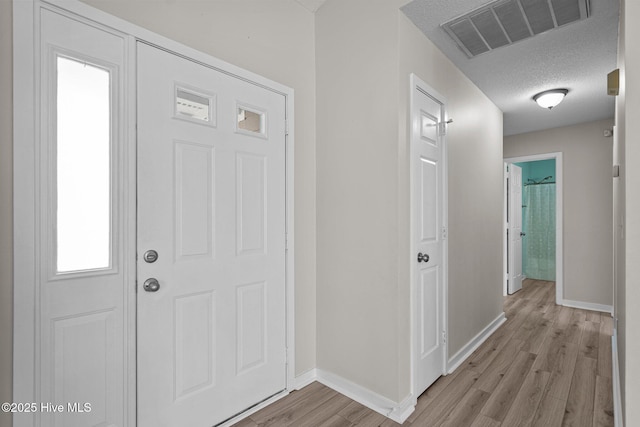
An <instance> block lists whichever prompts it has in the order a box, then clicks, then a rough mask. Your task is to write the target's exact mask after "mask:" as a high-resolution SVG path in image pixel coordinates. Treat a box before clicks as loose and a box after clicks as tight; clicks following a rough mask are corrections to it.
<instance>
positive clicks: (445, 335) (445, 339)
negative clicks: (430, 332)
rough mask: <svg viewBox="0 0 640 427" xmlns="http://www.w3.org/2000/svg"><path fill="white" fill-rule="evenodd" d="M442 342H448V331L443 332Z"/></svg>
mask: <svg viewBox="0 0 640 427" xmlns="http://www.w3.org/2000/svg"><path fill="white" fill-rule="evenodd" d="M442 342H443V343H446V342H447V331H442Z"/></svg>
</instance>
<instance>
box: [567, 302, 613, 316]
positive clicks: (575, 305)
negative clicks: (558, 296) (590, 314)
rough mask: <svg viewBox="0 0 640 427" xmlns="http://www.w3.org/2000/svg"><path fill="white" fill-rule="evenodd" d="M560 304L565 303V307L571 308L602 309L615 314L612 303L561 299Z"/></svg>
mask: <svg viewBox="0 0 640 427" xmlns="http://www.w3.org/2000/svg"><path fill="white" fill-rule="evenodd" d="M559 305H564V306H565V307H571V308H580V309H582V310H590V311H601V312H604V313H609V314H611V315H613V306H612V305H605V304H596V303H594V302H584V301H573V300H569V299H563V300H561V301H560V303H559Z"/></svg>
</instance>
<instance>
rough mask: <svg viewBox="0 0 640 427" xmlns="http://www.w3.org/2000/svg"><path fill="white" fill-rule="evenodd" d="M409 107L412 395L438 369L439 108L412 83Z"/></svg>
mask: <svg viewBox="0 0 640 427" xmlns="http://www.w3.org/2000/svg"><path fill="white" fill-rule="evenodd" d="M412 90H413V91H414V94H413V105H412V137H411V162H412V178H411V180H412V182H411V186H412V202H411V205H412V230H411V234H412V238H413V242H412V247H413V248H414V253H412V254H411V256H412V268H413V277H414V300H415V303H414V311H415V313H414V316H416V318H415V319H414V324H415V325H416V328H415V329H416V332H417V334H416V335H414V340H415V343H414V348H415V351H416V355H415V357H416V363H417V366H416V390H415V391H416V395H419V394H421V393H422V392H423V391H424V390H426V389H427V387H429V386H430V385H431V384H432V383H433V382H434V381H435V380H436V379H438V377H440V376H441V375H442V374H443V373H444V362H445V360H444V345H445V344H444V337H443V334H444V331H445V329H444V303H443V301H444V277H445V273H446V272H445V268H444V266H445V265H444V255H445V251H444V236H445V228H444V204H445V197H444V189H445V184H444V179H445V175H444V172H445V159H444V155H445V151H444V129H445V120H444V118H445V106H444V104H443V102H442V101H441V99H442V98H441V97H440V96H437V95H436V96H434V95H433V93H434V92H432V91H430V93H427V92H425V90H424V89H421V88H420V87H416V86H414V87H413V89H412Z"/></svg>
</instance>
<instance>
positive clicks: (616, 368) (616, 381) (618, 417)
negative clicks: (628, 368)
mask: <svg viewBox="0 0 640 427" xmlns="http://www.w3.org/2000/svg"><path fill="white" fill-rule="evenodd" d="M611 361H612V362H613V363H612V364H611V365H612V366H611V367H612V371H613V372H612V376H611V378H612V379H613V423H614V426H615V427H623V426H624V421H623V417H624V414H623V413H622V393H621V392H620V365H619V364H618V331H617V329H614V330H613V336H612V337H611Z"/></svg>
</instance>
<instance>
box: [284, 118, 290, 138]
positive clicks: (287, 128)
mask: <svg viewBox="0 0 640 427" xmlns="http://www.w3.org/2000/svg"><path fill="white" fill-rule="evenodd" d="M284 134H285V136H288V135H289V120H287V119H285V121H284Z"/></svg>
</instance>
